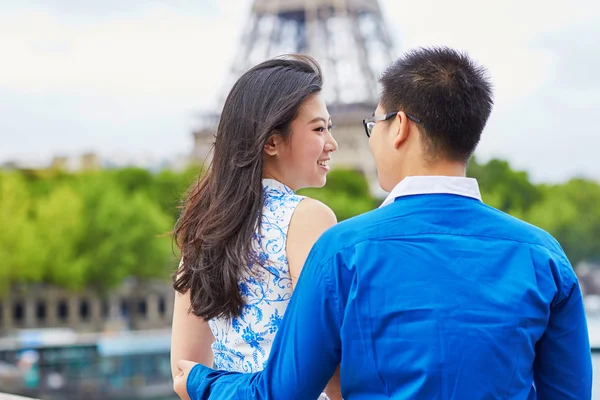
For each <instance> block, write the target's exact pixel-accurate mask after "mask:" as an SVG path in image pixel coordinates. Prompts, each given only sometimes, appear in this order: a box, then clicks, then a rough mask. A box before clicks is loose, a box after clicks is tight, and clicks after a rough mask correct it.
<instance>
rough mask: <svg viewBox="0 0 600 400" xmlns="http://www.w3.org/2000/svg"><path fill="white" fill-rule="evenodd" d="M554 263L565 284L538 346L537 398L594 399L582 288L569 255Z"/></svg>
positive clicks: (536, 365)
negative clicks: (568, 257)
mask: <svg viewBox="0 0 600 400" xmlns="http://www.w3.org/2000/svg"><path fill="white" fill-rule="evenodd" d="M552 264H553V265H552V267H553V269H554V268H556V270H557V272H558V276H560V286H561V287H560V289H559V293H558V294H557V297H556V300H555V302H553V303H552V304H551V308H550V318H549V321H548V325H547V327H546V331H545V332H544V334H543V336H542V337H541V339H540V340H539V341H538V343H537V345H536V358H535V363H534V381H535V386H536V392H537V398H539V399H553V400H557V399H561V400H562V399H573V400H575V399H577V400H587V399H591V398H592V358H591V351H590V343H589V336H588V329H587V322H586V316H585V309H584V306H583V297H582V295H581V289H580V287H579V283H578V281H577V277H576V275H575V272H574V271H573V269H572V267H571V265H570V263H569V262H568V260H567V259H566V257H565V258H564V259H562V260H556V261H555V262H553V263H552Z"/></svg>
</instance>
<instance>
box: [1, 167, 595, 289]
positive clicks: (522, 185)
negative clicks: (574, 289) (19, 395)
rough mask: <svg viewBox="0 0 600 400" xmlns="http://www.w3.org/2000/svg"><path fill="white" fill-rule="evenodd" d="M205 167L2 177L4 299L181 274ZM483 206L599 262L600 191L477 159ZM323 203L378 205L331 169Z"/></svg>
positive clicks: (345, 211)
mask: <svg viewBox="0 0 600 400" xmlns="http://www.w3.org/2000/svg"><path fill="white" fill-rule="evenodd" d="M198 172H199V168H197V167H191V168H190V169H188V170H186V171H183V172H175V171H169V170H164V171H161V172H158V173H153V172H150V171H147V170H144V169H139V168H124V169H117V170H102V171H96V172H87V173H77V174H72V173H65V172H61V171H56V170H43V171H0V226H1V228H2V229H0V293H1V292H2V291H5V290H6V289H7V288H9V287H10V285H12V284H32V283H50V284H55V285H59V286H62V287H66V288H69V289H71V290H74V291H78V290H84V289H86V288H95V289H97V290H107V289H110V288H111V287H113V286H115V285H118V284H119V283H120V282H121V281H122V280H123V279H125V278H127V277H135V278H137V279H140V280H145V279H155V278H159V279H165V278H166V277H167V276H168V275H169V274H170V273H171V272H172V271H173V270H174V268H175V267H176V262H177V260H176V257H175V256H174V253H173V250H174V249H173V243H172V237H171V236H170V235H168V234H169V233H170V231H171V230H172V228H173V225H174V224H175V221H176V219H177V217H178V215H179V208H178V206H179V204H180V201H181V198H182V196H183V195H184V194H185V192H186V190H187V189H188V187H189V186H190V184H192V182H194V180H195V179H197V175H198ZM468 175H469V176H472V177H475V178H477V180H478V182H479V185H480V188H481V192H482V196H483V200H484V201H485V202H486V203H488V204H490V205H492V206H494V207H496V208H499V209H501V210H502V211H505V212H507V213H509V214H512V215H515V216H517V217H519V218H522V219H524V220H526V221H528V222H531V223H533V224H535V225H538V226H540V227H541V228H542V229H545V230H547V231H548V232H549V233H551V234H552V235H553V236H554V237H555V238H556V239H557V240H558V241H559V242H560V244H561V245H562V246H563V248H564V249H565V252H566V253H567V255H568V256H569V258H570V260H571V262H572V263H573V264H574V265H576V264H577V263H578V262H579V261H583V260H589V261H600V185H599V184H598V183H597V182H594V181H590V180H585V179H572V180H570V181H569V182H566V183H564V184H560V185H536V184H534V183H532V182H531V181H530V180H529V177H528V176H527V174H526V173H525V172H522V171H515V170H513V169H512V168H511V167H510V165H509V164H508V163H507V162H506V161H502V160H490V161H488V162H487V163H480V162H478V161H477V160H472V161H471V163H470V164H469V168H468ZM299 194H303V195H307V196H310V197H313V198H315V199H318V200H320V201H322V202H324V203H325V204H327V205H328V206H330V207H331V208H332V209H333V211H334V212H335V214H336V215H337V217H338V220H340V221H341V220H344V219H347V218H350V217H352V216H355V215H357V214H361V213H364V212H367V211H369V210H372V209H374V208H375V207H377V206H378V205H379V204H380V202H381V200H382V199H376V198H374V197H373V196H372V195H371V194H370V193H369V185H368V182H367V180H366V179H365V178H364V176H363V175H361V174H360V173H358V172H355V171H350V170H333V171H331V172H330V174H329V176H328V179H327V184H326V185H325V187H323V188H320V189H304V190H301V191H299Z"/></svg>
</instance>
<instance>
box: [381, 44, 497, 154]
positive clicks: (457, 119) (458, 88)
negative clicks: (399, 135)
mask: <svg viewBox="0 0 600 400" xmlns="http://www.w3.org/2000/svg"><path fill="white" fill-rule="evenodd" d="M379 81H380V82H381V84H382V94H381V106H382V107H383V108H384V110H385V112H387V113H389V112H394V111H404V112H405V113H407V114H411V115H414V116H415V117H418V118H420V119H421V122H420V123H418V124H417V126H418V127H419V129H420V132H421V134H422V136H423V138H424V140H425V145H426V151H427V154H428V156H430V157H431V159H439V158H443V159H447V160H450V161H464V162H466V161H468V159H469V157H470V156H471V155H472V154H473V152H474V151H475V148H476V147H477V144H478V143H479V139H480V137H481V132H482V131H483V128H484V127H485V124H486V122H487V119H488V117H489V115H490V112H491V111H492V105H493V100H492V86H491V83H490V82H489V79H488V77H487V73H486V70H485V69H484V68H483V67H481V66H479V65H476V64H475V63H474V62H473V61H472V60H471V59H470V58H469V57H468V56H467V55H466V54H465V53H461V52H459V51H456V50H453V49H450V48H447V47H433V48H419V49H416V50H412V51H409V52H407V53H406V54H405V55H404V56H403V57H401V58H400V59H398V60H396V61H395V62H394V63H392V65H391V66H390V67H389V68H388V69H387V70H385V72H384V73H383V74H382V75H381V77H380V78H379Z"/></svg>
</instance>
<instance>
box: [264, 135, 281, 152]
mask: <svg viewBox="0 0 600 400" xmlns="http://www.w3.org/2000/svg"><path fill="white" fill-rule="evenodd" d="M282 140H283V138H282V137H281V135H279V134H274V135H271V137H269V138H268V139H267V143H265V153H266V154H267V155H269V156H275V155H277V152H278V150H279V147H280V145H281V142H282Z"/></svg>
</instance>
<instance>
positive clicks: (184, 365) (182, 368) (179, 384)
mask: <svg viewBox="0 0 600 400" xmlns="http://www.w3.org/2000/svg"><path fill="white" fill-rule="evenodd" d="M196 364H198V363H195V362H192V361H187V360H179V361H178V362H177V369H178V370H179V373H178V374H177V376H175V380H174V382H173V390H175V393H177V395H178V396H179V397H180V398H181V400H190V397H189V396H188V392H187V379H188V375H189V374H190V371H191V370H192V368H194V366H195V365H196Z"/></svg>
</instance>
